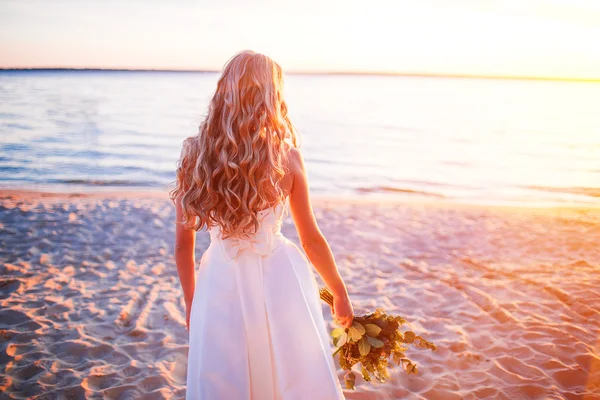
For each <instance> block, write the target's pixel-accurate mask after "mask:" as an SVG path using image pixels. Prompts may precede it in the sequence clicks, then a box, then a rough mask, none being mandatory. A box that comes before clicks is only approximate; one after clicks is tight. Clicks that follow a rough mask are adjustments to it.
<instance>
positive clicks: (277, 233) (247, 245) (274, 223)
mask: <svg viewBox="0 0 600 400" xmlns="http://www.w3.org/2000/svg"><path fill="white" fill-rule="evenodd" d="M283 211H284V205H283V203H278V204H277V205H275V206H273V207H270V208H267V209H265V210H261V211H259V212H258V219H259V221H260V223H259V227H258V230H257V231H256V233H254V234H252V235H251V236H250V237H249V238H235V237H230V238H226V239H222V238H221V229H220V227H218V226H215V227H212V228H211V229H210V230H209V233H210V239H211V243H218V244H219V245H220V246H221V248H222V249H223V252H224V254H225V256H226V258H228V259H235V258H237V257H238V256H239V254H240V253H241V252H242V251H251V252H253V253H256V254H258V255H261V256H268V255H270V254H271V252H272V251H273V250H274V249H275V247H276V245H277V244H279V242H280V239H281V225H282V221H283Z"/></svg>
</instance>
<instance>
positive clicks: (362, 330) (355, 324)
mask: <svg viewBox="0 0 600 400" xmlns="http://www.w3.org/2000/svg"><path fill="white" fill-rule="evenodd" d="M352 327H353V328H354V329H356V330H357V331H358V332H359V333H360V335H361V336H362V335H364V334H365V327H364V326H363V325H362V324H361V323H360V322H358V321H353V322H352Z"/></svg>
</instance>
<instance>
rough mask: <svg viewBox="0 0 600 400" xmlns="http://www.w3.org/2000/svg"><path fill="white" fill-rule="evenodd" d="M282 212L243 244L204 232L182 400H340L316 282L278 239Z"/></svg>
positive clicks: (274, 211)
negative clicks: (205, 240)
mask: <svg viewBox="0 0 600 400" xmlns="http://www.w3.org/2000/svg"><path fill="white" fill-rule="evenodd" d="M283 211H284V205H283V204H281V203H280V204H278V205H277V206H275V207H273V208H270V209H267V210H263V211H261V212H260V213H259V218H261V219H262V220H261V224H260V228H259V230H258V232H257V233H256V234H255V235H253V237H252V238H251V239H248V240H246V239H244V240H239V239H225V240H222V239H220V235H219V229H218V228H212V229H211V230H210V236H211V244H210V246H209V247H208V249H207V250H206V252H205V253H204V255H203V256H202V259H201V261H200V263H199V266H198V269H197V273H196V291H195V293H194V299H193V302H192V309H191V315H190V330H189V353H188V366H187V367H188V369H187V395H186V399H187V400H271V399H277V400H279V399H281V400H336V399H343V398H344V395H343V393H342V388H341V385H340V382H339V379H338V376H337V373H336V368H335V364H334V362H333V357H332V355H331V354H332V347H331V344H330V342H329V335H328V332H327V329H326V325H325V320H324V319H323V313H322V308H321V305H322V302H321V300H320V298H319V293H318V285H317V281H316V279H315V275H314V272H313V270H312V267H311V264H310V263H309V261H308V260H307V258H306V257H305V256H304V254H303V253H302V252H301V251H300V249H299V248H298V247H297V246H296V245H295V244H294V243H293V242H291V241H290V240H288V239H286V238H285V237H284V236H283V235H282V234H281V223H282V218H283Z"/></svg>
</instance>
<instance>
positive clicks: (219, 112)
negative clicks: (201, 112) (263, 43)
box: [169, 51, 298, 238]
mask: <svg viewBox="0 0 600 400" xmlns="http://www.w3.org/2000/svg"><path fill="white" fill-rule="evenodd" d="M297 136H298V135H297V132H296V129H295V127H294V125H293V124H292V122H291V121H290V119H289V117H288V109H287V105H286V103H285V101H284V98H283V71H282V69H281V67H280V66H279V65H278V64H277V63H275V62H274V61H273V60H271V59H270V58H269V57H267V56H265V55H263V54H259V53H255V52H253V51H243V52H241V53H238V54H236V55H235V56H234V57H232V58H231V59H230V60H229V61H228V62H227V64H226V65H225V67H224V68H223V73H222V75H221V77H220V78H219V81H218V83H217V89H216V91H215V94H214V96H213V98H212V100H211V101H210V104H209V106H208V113H207V115H206V118H205V119H204V121H203V122H202V123H201V124H200V127H199V132H198V134H197V135H194V136H190V137H188V138H187V139H185V140H184V141H183V147H182V150H181V156H180V158H179V160H178V162H177V180H176V182H175V188H174V189H173V190H171V191H170V193H169V197H170V199H171V200H172V201H180V202H181V206H182V210H183V220H182V221H179V222H180V223H184V224H185V225H186V227H188V228H193V229H195V230H200V229H203V228H209V229H210V228H211V227H213V226H215V225H217V226H219V227H220V228H221V235H222V237H223V238H227V237H248V235H250V234H252V233H254V232H256V231H257V229H258V227H259V223H260V221H259V218H258V215H257V214H258V212H259V211H261V210H263V209H265V208H268V207H270V206H272V205H273V204H275V203H277V202H279V201H283V200H284V199H285V194H284V193H283V191H282V189H281V187H280V182H281V180H282V179H283V177H284V176H285V174H286V167H285V165H286V162H285V161H286V158H287V154H288V151H289V148H290V147H291V146H293V147H297V146H298V144H297V140H298V139H297Z"/></svg>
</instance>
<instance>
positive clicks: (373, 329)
mask: <svg viewBox="0 0 600 400" xmlns="http://www.w3.org/2000/svg"><path fill="white" fill-rule="evenodd" d="M365 331H366V333H367V335H369V336H371V337H376V336H377V335H379V333H380V332H381V328H380V327H379V326H377V325H375V324H365Z"/></svg>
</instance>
